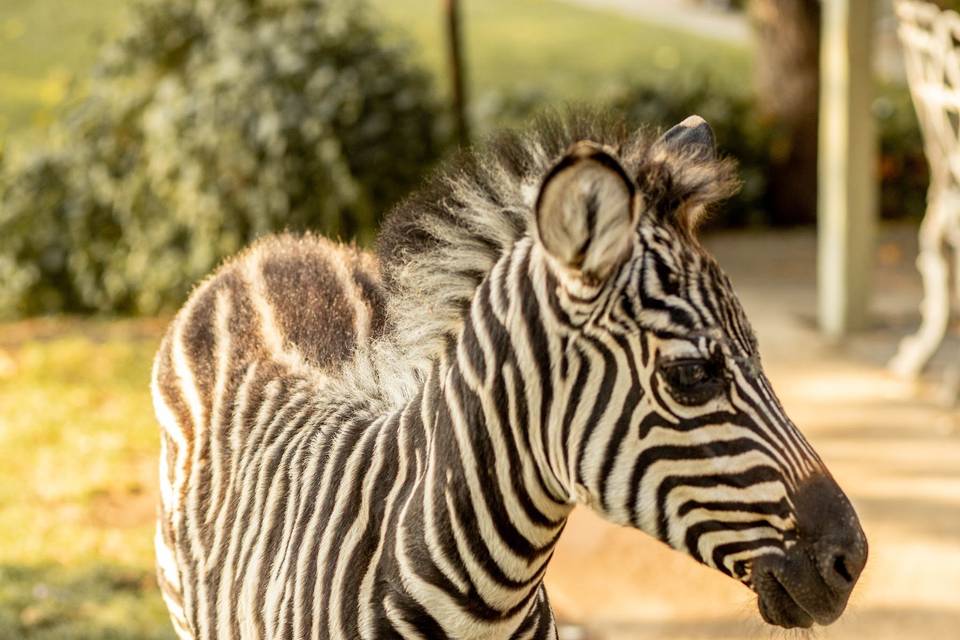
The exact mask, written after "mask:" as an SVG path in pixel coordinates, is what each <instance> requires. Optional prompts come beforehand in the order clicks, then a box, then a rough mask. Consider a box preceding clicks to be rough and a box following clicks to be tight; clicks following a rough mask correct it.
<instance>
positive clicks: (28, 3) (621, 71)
mask: <svg viewBox="0 0 960 640" xmlns="http://www.w3.org/2000/svg"><path fill="white" fill-rule="evenodd" d="M370 3H371V5H372V6H373V11H374V12H375V13H378V14H381V15H382V16H383V18H384V19H385V20H386V21H387V22H388V23H390V24H391V25H392V26H393V27H394V31H395V32H396V33H401V32H402V33H404V34H406V35H408V36H412V39H413V42H414V46H415V49H416V55H417V56H418V57H419V58H420V59H421V60H422V62H423V63H424V64H426V65H427V66H428V68H430V69H431V70H432V71H433V72H434V73H436V74H438V85H439V86H440V87H441V89H442V90H446V88H447V87H446V75H445V71H446V67H445V58H444V51H445V49H444V43H445V40H444V32H443V30H442V24H443V23H442V16H441V12H440V7H441V3H440V2H436V1H434V0H370ZM129 4H130V0H83V1H82V2H64V1H63V0H0V148H2V146H3V140H4V139H5V138H8V137H10V136H11V135H14V134H24V133H31V132H33V135H30V137H29V138H28V140H29V141H30V142H33V141H34V140H35V139H36V138H37V137H38V136H36V135H35V132H36V131H37V130H42V129H43V127H45V126H46V125H48V124H49V123H50V121H51V119H52V118H53V117H54V115H55V114H56V109H55V107H56V106H57V105H58V104H59V103H60V102H61V101H62V100H63V98H64V96H66V95H67V94H68V92H69V90H70V86H71V83H77V84H78V85H79V86H80V87H82V83H83V79H84V78H85V76H86V74H87V72H88V71H89V69H90V67H91V66H92V64H93V62H94V60H95V59H96V55H97V50H98V48H99V47H100V45H101V44H102V43H103V42H104V40H106V39H108V38H109V37H110V36H111V35H113V34H115V33H116V32H117V31H118V30H119V28H120V26H121V24H122V21H123V16H124V11H125V9H126V8H127V7H128V5H129ZM462 5H463V8H464V27H465V33H464V39H465V43H466V59H467V64H468V82H469V89H470V92H471V95H472V97H473V107H474V110H475V111H476V112H479V113H481V114H482V113H483V112H484V109H485V107H489V106H490V104H491V102H492V101H495V100H497V99H499V98H500V97H502V96H503V95H504V94H505V93H507V92H516V91H520V92H521V93H522V94H530V95H533V96H536V97H541V98H543V99H546V100H581V101H584V100H595V99H598V98H602V97H603V95H604V94H606V93H608V92H609V91H610V90H612V89H614V88H616V86H617V85H618V84H620V83H622V82H625V81H628V80H650V79H652V78H655V77H666V78H669V77H671V76H672V75H675V74H686V73H690V72H692V71H694V70H697V71H700V70H702V71H703V72H704V73H705V74H707V75H709V76H711V77H712V79H713V80H714V81H715V82H716V83H721V84H724V85H728V86H743V87H744V88H745V89H746V88H747V87H748V86H749V83H748V82H744V78H749V66H750V52H749V51H747V50H745V49H741V48H738V47H735V46H731V45H729V44H726V43H723V42H719V41H713V40H707V39H704V38H701V37H698V36H694V35H689V34H685V33H679V32H675V31H670V30H665V29H663V28H660V27H653V26H650V25H646V24H643V23H641V22H637V21H635V20H631V19H627V18H623V17H621V16H619V15H616V14H613V13H608V12H602V11H593V10H588V9H583V8H578V7H574V6H570V5H566V4H563V3H561V2H557V1H555V0H463V2H462Z"/></svg>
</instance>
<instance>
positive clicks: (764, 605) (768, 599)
mask: <svg viewBox="0 0 960 640" xmlns="http://www.w3.org/2000/svg"><path fill="white" fill-rule="evenodd" d="M753 590H754V591H756V593H757V608H758V609H759V610H760V616H761V617H762V618H763V619H764V621H765V622H767V624H772V625H776V626H778V627H783V628H784V629H794V628H798V627H799V628H801V629H809V628H810V627H812V626H813V623H814V619H813V616H811V615H810V614H809V613H808V612H807V611H806V609H804V608H803V607H802V606H800V604H799V603H798V602H797V601H796V600H794V599H793V597H792V596H791V595H790V592H789V591H787V588H786V587H785V586H783V583H782V582H780V580H778V579H777V576H776V575H775V574H774V572H773V571H771V570H769V569H768V570H766V571H762V572H759V573H757V574H755V577H754V581H753Z"/></svg>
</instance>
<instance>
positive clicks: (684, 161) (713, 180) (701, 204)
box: [637, 145, 742, 237]
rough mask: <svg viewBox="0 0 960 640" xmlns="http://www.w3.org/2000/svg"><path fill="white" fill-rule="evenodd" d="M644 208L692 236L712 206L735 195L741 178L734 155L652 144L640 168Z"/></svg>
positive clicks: (662, 220) (638, 172) (639, 175)
mask: <svg viewBox="0 0 960 640" xmlns="http://www.w3.org/2000/svg"><path fill="white" fill-rule="evenodd" d="M637 183H638V186H639V191H640V193H641V194H643V196H644V198H645V202H644V205H643V206H644V208H645V209H646V210H647V212H648V213H653V214H654V215H656V216H657V218H658V220H659V221H660V222H662V223H664V224H670V225H672V226H674V227H676V228H677V229H678V230H680V231H681V232H683V233H684V234H685V235H687V236H689V237H693V236H694V235H695V234H696V231H697V229H698V228H699V227H700V226H701V225H702V224H703V222H704V221H705V220H706V219H707V218H708V217H709V214H710V211H711V210H712V208H713V207H714V206H715V205H717V204H719V203H721V202H723V201H724V200H726V199H728V198H730V197H732V196H734V195H736V194H737V192H738V191H739V190H740V187H741V185H742V181H741V180H740V176H739V172H738V170H737V162H736V161H735V160H734V159H733V158H724V157H721V158H709V157H704V154H703V153H702V151H701V150H700V149H697V148H686V149H671V148H669V147H667V146H665V145H653V146H652V147H651V148H650V149H649V151H648V153H647V155H646V157H645V158H644V159H643V160H642V161H641V163H640V167H639V169H638V170H637Z"/></svg>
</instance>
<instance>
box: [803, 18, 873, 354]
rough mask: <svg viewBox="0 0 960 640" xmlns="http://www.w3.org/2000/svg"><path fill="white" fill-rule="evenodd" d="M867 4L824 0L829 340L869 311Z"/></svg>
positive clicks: (823, 217)
mask: <svg viewBox="0 0 960 640" xmlns="http://www.w3.org/2000/svg"><path fill="white" fill-rule="evenodd" d="M872 4H873V3H872V0H829V1H827V2H824V3H823V31H822V34H821V47H820V65H821V70H820V74H821V86H820V135H819V142H820V151H819V157H820V160H819V163H818V164H819V166H818V176H819V180H818V182H819V188H818V194H817V195H818V197H817V209H818V226H819V228H818V240H819V248H818V297H819V304H818V306H819V314H818V315H819V321H820V328H821V330H822V331H823V332H824V333H825V334H826V335H827V336H828V337H829V338H831V339H833V340H840V339H842V338H843V337H844V336H846V335H848V334H849V333H850V332H851V331H855V330H857V329H860V328H863V327H864V326H865V325H866V323H867V318H868V312H869V303H870V274H871V271H872V267H873V253H874V242H875V226H876V222H875V218H876V213H875V211H876V177H875V176H876V141H875V139H874V127H873V116H872V114H871V109H870V107H871V100H872V94H873V90H872V89H873V87H872V85H873V78H872V72H873V56H872V46H871V44H872V37H871V35H872V34H871V32H872V30H873V7H872Z"/></svg>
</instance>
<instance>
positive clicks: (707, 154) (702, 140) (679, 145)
mask: <svg viewBox="0 0 960 640" xmlns="http://www.w3.org/2000/svg"><path fill="white" fill-rule="evenodd" d="M655 144H656V145H660V146H663V147H666V148H668V149H670V150H671V151H673V152H674V153H680V154H683V155H687V156H690V157H691V158H694V159H698V160H705V161H709V160H713V159H715V158H716V157H717V142H716V138H715V137H714V135H713V129H711V128H710V125H709V124H707V121H706V120H704V119H703V118H701V117H700V116H690V117H689V118H686V119H685V120H684V121H683V122H681V123H680V124H675V125H673V126H672V127H670V128H669V129H667V131H666V133H664V134H663V135H662V136H660V139H659V140H657V142H656V143H655Z"/></svg>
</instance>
